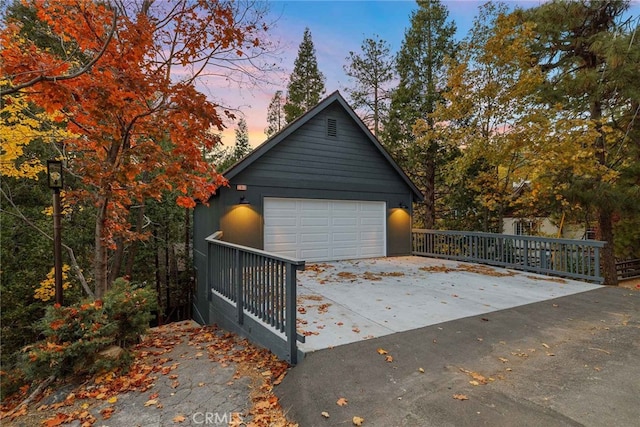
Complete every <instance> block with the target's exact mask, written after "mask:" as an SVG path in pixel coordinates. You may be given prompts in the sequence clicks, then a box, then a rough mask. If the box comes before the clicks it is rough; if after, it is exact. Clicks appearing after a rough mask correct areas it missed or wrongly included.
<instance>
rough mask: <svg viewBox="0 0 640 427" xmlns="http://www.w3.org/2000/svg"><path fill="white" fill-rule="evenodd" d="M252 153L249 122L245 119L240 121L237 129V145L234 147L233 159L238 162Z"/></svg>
mask: <svg viewBox="0 0 640 427" xmlns="http://www.w3.org/2000/svg"><path fill="white" fill-rule="evenodd" d="M250 151H251V146H250V145H249V130H248V129H247V121H246V120H245V119H244V117H242V118H240V120H239V121H238V127H237V128H236V144H235V146H234V147H233V159H234V161H236V162H237V161H238V160H240V159H241V158H243V157H244V156H246V155H247V154H249V152H250Z"/></svg>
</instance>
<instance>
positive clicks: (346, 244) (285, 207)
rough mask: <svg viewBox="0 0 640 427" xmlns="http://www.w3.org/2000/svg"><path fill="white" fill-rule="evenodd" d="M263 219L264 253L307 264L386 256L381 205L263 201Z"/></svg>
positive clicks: (273, 199)
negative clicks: (279, 235)
mask: <svg viewBox="0 0 640 427" xmlns="http://www.w3.org/2000/svg"><path fill="white" fill-rule="evenodd" d="M264 217H265V218H264V221H265V228H264V233H265V236H264V242H265V250H267V251H271V252H276V253H280V254H283V255H287V256H294V257H295V258H301V259H305V260H308V261H330V260H337V259H352V258H365V257H377V256H385V255H386V242H385V236H386V233H385V224H386V207H385V203H384V202H365V201H352V200H314V199H280V198H265V199H264ZM275 224H277V226H276V225H275ZM278 234H282V235H283V237H282V238H280V237H277V238H276V237H275V236H276V235H278ZM293 236H295V238H294V237H293ZM285 251H286V253H285ZM291 253H295V255H291Z"/></svg>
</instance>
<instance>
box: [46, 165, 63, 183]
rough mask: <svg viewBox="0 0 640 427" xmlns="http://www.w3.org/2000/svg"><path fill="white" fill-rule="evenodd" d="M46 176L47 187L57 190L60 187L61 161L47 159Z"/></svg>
mask: <svg viewBox="0 0 640 427" xmlns="http://www.w3.org/2000/svg"><path fill="white" fill-rule="evenodd" d="M47 178H48V180H49V188H51V189H54V190H56V189H57V190H59V189H61V188H62V185H63V183H62V161H60V160H47Z"/></svg>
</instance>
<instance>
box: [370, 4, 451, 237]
mask: <svg viewBox="0 0 640 427" xmlns="http://www.w3.org/2000/svg"><path fill="white" fill-rule="evenodd" d="M417 3H418V10H417V11H414V12H413V13H412V14H411V27H410V28H409V29H408V30H407V31H406V32H405V35H404V41H403V43H402V47H401V49H400V52H399V53H398V56H397V59H396V71H397V73H398V76H399V78H400V82H399V84H398V87H397V88H396V89H395V90H394V92H393V94H392V97H391V108H390V111H389V116H388V119H387V120H386V123H385V125H384V128H385V129H384V135H383V138H382V139H383V142H384V143H385V145H386V147H387V148H388V149H389V151H391V153H392V155H393V156H394V157H395V158H396V160H397V161H398V162H399V163H400V164H401V166H403V167H405V169H406V170H408V171H410V173H411V175H412V178H413V179H414V181H415V182H416V183H417V184H418V186H419V187H420V188H421V189H422V191H423V192H424V194H425V202H424V203H425V205H424V211H423V212H421V213H422V215H420V216H421V217H422V218H419V222H422V224H421V225H422V226H424V227H426V228H433V227H434V223H435V181H436V168H437V164H438V155H439V151H440V150H439V144H438V143H437V141H432V142H431V143H430V144H429V145H428V146H419V145H416V144H415V136H414V135H413V126H414V125H415V123H416V121H417V120H418V119H425V120H426V121H427V124H428V125H430V126H432V125H433V123H431V120H430V119H429V114H431V113H433V111H434V110H435V106H436V103H437V102H438V101H439V100H440V99H441V94H442V91H443V90H444V76H443V70H444V66H445V59H446V58H447V57H448V56H453V54H454V49H455V44H454V40H453V36H454V35H455V32H456V26H455V24H454V23H453V22H448V21H447V18H448V15H449V12H448V11H447V8H446V7H445V6H443V5H442V4H441V3H440V1H439V0H425V1H422V0H419V1H418V2H417Z"/></svg>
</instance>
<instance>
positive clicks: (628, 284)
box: [619, 277, 640, 291]
mask: <svg viewBox="0 0 640 427" xmlns="http://www.w3.org/2000/svg"><path fill="white" fill-rule="evenodd" d="M619 286H620V287H623V288H628V289H633V290H635V291H640V277H638V278H636V279H629V280H625V281H623V282H620V284H619Z"/></svg>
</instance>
